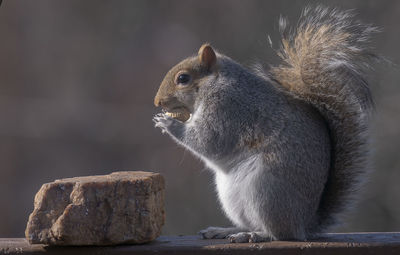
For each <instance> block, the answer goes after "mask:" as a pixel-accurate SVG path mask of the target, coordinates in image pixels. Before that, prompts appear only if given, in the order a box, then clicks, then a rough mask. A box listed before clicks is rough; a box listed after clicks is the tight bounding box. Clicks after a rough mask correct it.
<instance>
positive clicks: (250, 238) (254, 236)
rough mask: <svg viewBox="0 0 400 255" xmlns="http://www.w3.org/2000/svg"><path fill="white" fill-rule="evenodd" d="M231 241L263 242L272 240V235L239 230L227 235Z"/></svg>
mask: <svg viewBox="0 0 400 255" xmlns="http://www.w3.org/2000/svg"><path fill="white" fill-rule="evenodd" d="M227 238H228V239H229V241H230V242H231V243H261V242H270V241H272V237H271V236H270V235H268V234H266V233H263V232H239V233H236V234H231V235H229V236H228V237H227Z"/></svg>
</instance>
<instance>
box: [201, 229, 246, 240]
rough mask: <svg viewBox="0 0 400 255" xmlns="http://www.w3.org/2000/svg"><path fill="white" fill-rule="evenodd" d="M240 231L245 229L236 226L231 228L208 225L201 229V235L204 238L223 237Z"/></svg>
mask: <svg viewBox="0 0 400 255" xmlns="http://www.w3.org/2000/svg"><path fill="white" fill-rule="evenodd" d="M240 231H243V229H239V228H235V227H230V228H220V227H208V228H206V229H203V230H200V231H199V235H201V237H202V238H203V239H223V238H227V237H228V236H230V235H232V234H235V233H238V232H240Z"/></svg>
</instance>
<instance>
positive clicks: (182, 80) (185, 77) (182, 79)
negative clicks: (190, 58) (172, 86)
mask: <svg viewBox="0 0 400 255" xmlns="http://www.w3.org/2000/svg"><path fill="white" fill-rule="evenodd" d="M189 81H190V75H189V74H186V73H183V74H180V75H179V76H178V77H177V78H176V83H177V84H182V85H186V84H188V83H189Z"/></svg>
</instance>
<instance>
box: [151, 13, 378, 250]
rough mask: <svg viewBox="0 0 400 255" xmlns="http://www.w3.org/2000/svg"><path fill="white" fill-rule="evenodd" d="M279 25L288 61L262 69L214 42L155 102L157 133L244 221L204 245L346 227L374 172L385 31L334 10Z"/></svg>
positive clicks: (208, 233)
mask: <svg viewBox="0 0 400 255" xmlns="http://www.w3.org/2000/svg"><path fill="white" fill-rule="evenodd" d="M279 25H280V26H279V27H280V31H281V35H282V39H281V46H280V48H279V49H278V50H277V53H278V56H279V57H280V58H281V59H282V63H281V64H279V65H277V66H272V67H271V68H270V69H269V70H268V71H262V70H260V68H258V69H257V70H251V69H248V68H246V67H243V66H242V65H240V64H239V63H237V62H235V61H234V60H232V59H231V58H229V57H227V56H225V55H223V54H221V53H218V52H217V51H215V50H214V49H213V47H212V46H211V45H210V44H204V45H202V46H201V48H200V49H199V51H198V55H196V56H193V57H189V58H187V59H184V60H183V61H181V62H180V63H179V64H177V65H176V66H174V67H173V68H172V69H171V70H170V71H169V72H168V73H167V74H166V76H165V78H164V80H163V81H162V83H161V85H160V87H159V90H158V92H157V94H156V97H155V99H154V104H155V105H156V106H161V107H162V109H163V112H162V113H159V114H157V115H155V117H154V118H153V121H154V122H155V126H156V127H158V128H160V129H161V130H162V132H163V133H167V134H168V135H169V136H171V137H172V138H173V140H175V141H176V142H177V143H178V144H180V145H182V146H183V147H184V148H186V149H188V150H189V151H191V152H192V153H193V154H194V155H195V156H197V157H198V158H200V159H201V160H202V161H204V163H205V165H206V166H207V167H208V168H210V169H211V171H212V172H213V174H214V176H215V183H216V190H217V193H218V198H219V201H220V204H221V206H222V208H223V211H224V212H225V214H226V216H227V217H228V218H229V219H230V221H231V222H232V223H233V225H234V226H233V227H229V228H221V227H209V228H207V229H205V230H202V231H200V234H201V235H202V237H203V238H205V239H211V238H228V239H229V240H230V241H231V242H263V241H270V240H307V239H310V238H313V237H316V236H318V235H319V234H321V233H324V232H326V231H328V230H329V229H330V228H331V227H332V226H335V225H336V224H338V223H339V222H341V218H342V217H341V216H342V215H343V213H344V212H347V211H348V208H349V207H350V206H351V205H352V204H353V202H354V201H355V195H356V194H357V191H358V190H359V187H360V184H361V182H362V179H363V177H364V176H365V174H366V173H367V172H368V170H369V166H368V158H369V136H368V129H369V125H368V122H369V119H370V116H371V112H372V110H373V100H372V96H371V93H370V89H369V85H368V82H367V80H366V76H367V73H368V71H369V70H370V69H372V64H373V63H374V62H375V60H376V59H377V58H378V57H377V55H376V54H375V53H374V52H373V51H372V49H371V48H372V47H371V46H370V43H369V42H370V38H371V35H372V34H373V33H375V32H377V29H376V28H375V27H373V26H370V25H367V24H363V23H361V22H359V21H357V20H356V19H355V14H354V13H353V12H352V11H341V10H338V9H336V8H329V7H323V6H317V7H314V8H311V7H307V8H305V9H304V10H303V12H302V14H301V16H300V20H299V22H298V25H297V27H296V28H289V27H288V22H287V20H286V19H284V18H280V21H279Z"/></svg>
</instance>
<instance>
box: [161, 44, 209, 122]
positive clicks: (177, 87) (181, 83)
mask: <svg viewBox="0 0 400 255" xmlns="http://www.w3.org/2000/svg"><path fill="white" fill-rule="evenodd" d="M216 62H217V56H216V54H215V52H214V50H213V48H212V47H211V46H210V45H209V44H203V45H202V46H201V47H200V50H199V53H198V55H197V56H195V57H190V58H187V59H185V60H183V61H182V62H180V63H179V64H177V65H176V66H174V67H173V68H172V69H171V70H170V71H169V72H168V73H167V75H166V76H165V77H164V80H163V81H162V83H161V85H160V88H159V89H158V92H157V95H156V97H155V98H154V104H155V105H156V106H161V107H162V108H163V109H164V110H165V111H166V112H167V113H166V114H167V115H169V116H171V117H173V118H175V119H178V120H180V121H182V122H185V121H187V120H188V119H189V118H190V115H191V114H192V113H193V112H194V110H195V109H194V106H195V100H196V97H197V93H198V91H199V88H200V87H201V85H202V84H203V83H202V81H204V79H207V78H208V77H209V76H210V75H212V74H213V73H215V72H216Z"/></svg>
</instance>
